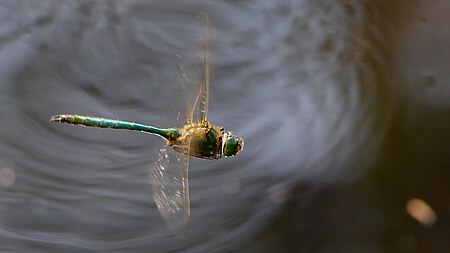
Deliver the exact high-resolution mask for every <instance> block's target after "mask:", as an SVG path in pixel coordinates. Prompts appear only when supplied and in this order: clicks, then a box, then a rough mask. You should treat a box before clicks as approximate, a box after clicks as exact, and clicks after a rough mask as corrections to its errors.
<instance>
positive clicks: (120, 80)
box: [0, 0, 450, 252]
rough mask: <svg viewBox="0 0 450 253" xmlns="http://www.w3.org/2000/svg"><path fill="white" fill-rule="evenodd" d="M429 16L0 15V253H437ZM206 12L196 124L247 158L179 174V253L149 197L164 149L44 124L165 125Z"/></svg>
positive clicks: (45, 10)
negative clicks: (204, 86)
mask: <svg viewBox="0 0 450 253" xmlns="http://www.w3.org/2000/svg"><path fill="white" fill-rule="evenodd" d="M432 2H433V3H432V4H433V5H432V4H427V2H425V1H418V2H417V3H415V4H412V3H409V2H407V1H394V2H392V3H390V4H387V3H381V2H379V1H364V3H362V2H361V3H358V2H356V1H354V2H349V1H333V2H330V1H306V0H298V1H284V2H283V1H280V2H275V1H242V2H238V1H215V2H208V3H203V2H201V1H171V2H168V1H152V2H147V1H96V2H93V1H36V2H33V3H31V2H28V1H2V2H0V20H1V21H0V22H1V24H2V26H1V28H0V50H1V51H0V104H1V105H2V106H1V107H0V117H1V128H0V143H1V145H0V251H1V252H398V251H403V252H425V251H429V250H431V249H435V250H436V251H438V252H443V251H445V249H448V248H450V247H448V243H447V240H446V238H448V235H449V234H450V232H449V231H448V227H450V226H448V225H449V212H448V205H449V203H448V199H449V195H450V192H449V190H448V187H447V186H448V179H449V178H450V175H449V174H448V170H446V169H445V168H448V166H449V163H448V161H449V160H448V153H449V151H450V150H449V148H448V143H450V142H449V139H448V134H446V132H447V131H448V129H449V126H450V117H449V113H448V101H450V100H449V99H448V98H449V96H450V94H449V92H448V84H447V83H446V82H445V80H447V79H448V78H447V76H446V75H447V74H446V73H449V72H448V71H447V72H446V70H448V66H449V64H448V59H450V57H446V56H445V53H443V54H441V52H449V51H448V50H447V51H445V50H446V49H448V46H446V45H448V43H446V42H448V38H449V36H448V34H446V33H444V34H443V35H441V36H440V37H439V39H438V40H436V39H427V38H431V37H430V36H428V35H430V34H433V35H436V34H441V29H438V28H439V27H440V25H441V24H443V23H445V20H446V16H445V15H444V14H442V13H441V11H440V8H437V7H433V6H441V7H442V8H441V9H444V8H448V4H446V3H445V2H443V1H438V0H435V1H432ZM201 10H207V11H208V14H209V16H210V19H211V22H212V24H213V28H214V32H213V34H214V41H213V42H212V43H211V51H212V55H213V59H212V64H213V73H212V76H213V77H212V87H211V104H210V115H209V119H210V120H211V121H212V122H216V123H218V124H221V125H223V126H224V127H225V128H226V129H233V130H234V131H235V132H236V133H237V134H238V135H240V136H244V137H245V140H246V146H245V150H244V151H243V152H242V153H241V154H239V156H237V157H235V158H232V159H222V160H220V161H203V160H197V159H192V161H191V172H190V175H191V179H190V183H191V204H192V210H191V213H192V216H191V225H190V228H189V237H188V238H187V240H184V241H183V240H179V239H178V238H177V237H175V236H173V235H171V234H170V232H169V231H168V229H167V228H166V226H165V224H164V222H163V221H162V219H161V217H160V215H159V213H158V210H157V208H156V206H155V203H154V201H153V199H152V195H151V192H150V187H149V184H148V182H147V171H148V169H149V166H151V164H152V163H153V162H154V160H155V159H156V154H157V150H158V149H159V148H160V147H161V144H162V143H161V140H160V139H159V138H157V137H153V136H147V135H142V134H140V133H129V132H125V131H113V130H103V129H86V128H76V127H71V126H63V125H53V124H49V122H48V118H49V116H50V115H53V114H58V113H79V114H85V115H101V116H104V117H111V118H121V119H124V120H134V121H139V122H142V123H151V124H153V125H156V126H170V125H171V124H173V122H175V116H174V115H173V114H171V113H172V112H173V111H174V109H176V108H177V104H176V103H172V102H173V100H177V99H181V98H182V97H183V95H182V94H179V93H178V92H179V91H180V90H179V87H178V86H177V84H179V76H177V75H176V72H177V66H176V65H177V57H176V55H177V54H180V53H182V52H185V51H188V50H190V49H192V48H195V47H196V46H197V44H196V39H197V38H196V36H194V35H195V34H197V33H198V31H199V29H200V30H201V29H202V27H201V26H198V22H197V21H198V20H196V17H195V16H196V13H199V11H201ZM436 13H441V14H440V15H434V14H436ZM397 14H398V15H397ZM427 36H428V37H427ZM412 38H413V39H412ZM436 41H438V42H436ZM415 43H417V44H415ZM417 48H420V50H421V51H420V54H416V51H415V49H417ZM422 57H426V58H427V59H429V61H423V58H422ZM430 73H431V74H430ZM423 84H425V85H423ZM421 85H422V86H421ZM417 87H420V88H417ZM420 90H425V91H423V92H425V94H423V93H422V92H421V91H420ZM174 104H175V105H174ZM171 106H175V108H173V107H171ZM411 198H423V199H424V200H425V202H429V204H430V205H431V208H434V209H435V211H436V213H437V221H436V223H435V225H434V226H433V227H431V228H429V227H427V228H425V227H423V226H421V225H420V223H419V222H416V221H415V220H414V219H412V218H411V217H409V216H408V214H407V212H406V209H405V205H406V203H407V201H408V200H409V199H411ZM430 238H432V239H430Z"/></svg>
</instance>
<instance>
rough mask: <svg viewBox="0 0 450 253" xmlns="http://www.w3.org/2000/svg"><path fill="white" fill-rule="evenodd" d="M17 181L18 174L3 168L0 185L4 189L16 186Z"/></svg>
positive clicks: (0, 174) (0, 173)
mask: <svg viewBox="0 0 450 253" xmlns="http://www.w3.org/2000/svg"><path fill="white" fill-rule="evenodd" d="M15 180H16V173H15V172H14V170H12V169H10V168H8V167H3V168H1V169H0V185H1V186H4V187H8V186H10V185H12V184H14V181H15Z"/></svg>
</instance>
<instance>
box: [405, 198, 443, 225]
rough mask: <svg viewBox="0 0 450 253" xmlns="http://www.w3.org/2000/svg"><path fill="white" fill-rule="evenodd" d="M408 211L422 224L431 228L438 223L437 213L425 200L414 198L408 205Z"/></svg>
mask: <svg viewBox="0 0 450 253" xmlns="http://www.w3.org/2000/svg"><path fill="white" fill-rule="evenodd" d="M406 211H407V212H408V214H409V215H410V216H411V217H413V218H414V219H415V220H417V221H418V222H420V224H422V225H424V226H427V227H431V226H433V225H434V223H435V222H436V213H435V212H434V211H433V209H432V208H431V207H430V206H429V205H428V204H427V203H426V202H425V201H423V200H421V199H418V198H412V199H410V200H409V201H408V202H407V203H406Z"/></svg>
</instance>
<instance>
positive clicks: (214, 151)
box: [167, 121, 224, 159]
mask: <svg viewBox="0 0 450 253" xmlns="http://www.w3.org/2000/svg"><path fill="white" fill-rule="evenodd" d="M178 130H179V131H180V132H181V133H182V135H181V136H180V137H179V138H176V139H174V140H171V141H169V142H168V143H167V145H169V146H172V147H173V148H174V149H175V150H176V151H178V152H181V153H184V154H189V155H191V156H196V157H200V158H205V159H219V158H220V157H222V136H223V133H224V131H223V128H221V127H219V126H216V125H214V124H211V123H209V122H208V121H204V122H199V123H195V124H188V125H185V126H183V127H181V128H178Z"/></svg>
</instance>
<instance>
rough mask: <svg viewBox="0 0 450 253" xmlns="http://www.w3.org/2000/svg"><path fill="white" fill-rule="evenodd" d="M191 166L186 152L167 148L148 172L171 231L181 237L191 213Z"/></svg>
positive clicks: (156, 199) (156, 198)
mask: <svg viewBox="0 0 450 253" xmlns="http://www.w3.org/2000/svg"><path fill="white" fill-rule="evenodd" d="M188 168H189V157H188V156H187V155H185V154H182V153H179V152H175V151H174V150H172V149H171V148H169V147H165V148H162V149H160V151H159V156H158V160H157V161H156V162H155V166H154V167H153V168H152V169H151V170H150V172H149V176H150V183H151V185H152V188H153V197H154V199H155V202H156V205H157V206H158V209H159V211H160V213H161V215H162V216H163V218H164V221H165V222H166V224H167V226H168V227H169V229H170V230H171V232H172V233H174V234H175V235H177V236H180V237H184V236H185V234H186V229H187V224H188V221H189V216H190V201H189V181H188Z"/></svg>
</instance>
